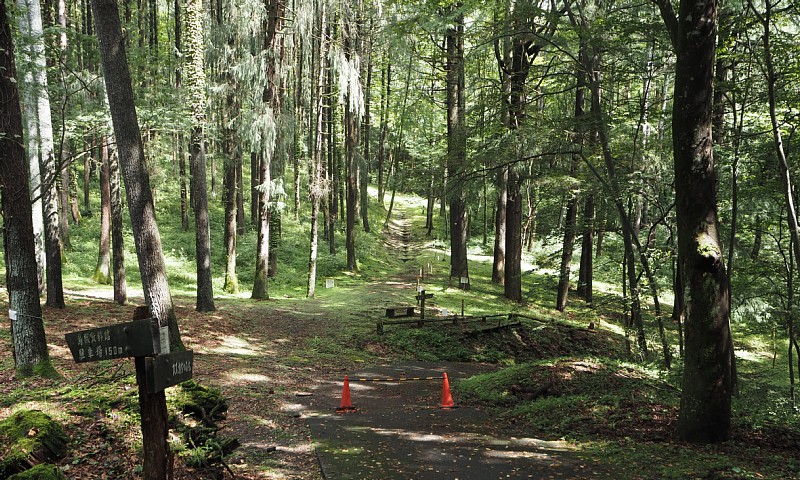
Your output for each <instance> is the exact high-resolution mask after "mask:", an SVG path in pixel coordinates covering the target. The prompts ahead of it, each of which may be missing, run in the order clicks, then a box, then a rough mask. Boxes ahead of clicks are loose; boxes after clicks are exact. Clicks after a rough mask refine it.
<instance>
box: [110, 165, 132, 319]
mask: <svg viewBox="0 0 800 480" xmlns="http://www.w3.org/2000/svg"><path fill="white" fill-rule="evenodd" d="M108 177H109V185H110V189H109V194H110V196H111V252H112V270H113V271H114V301H115V302H116V303H117V304H119V305H125V302H127V301H128V282H127V280H126V279H125V244H124V240H123V233H122V197H121V187H122V185H121V183H120V182H121V180H120V176H119V155H118V154H117V153H116V152H115V153H114V154H112V155H111V156H110V157H109V159H108Z"/></svg>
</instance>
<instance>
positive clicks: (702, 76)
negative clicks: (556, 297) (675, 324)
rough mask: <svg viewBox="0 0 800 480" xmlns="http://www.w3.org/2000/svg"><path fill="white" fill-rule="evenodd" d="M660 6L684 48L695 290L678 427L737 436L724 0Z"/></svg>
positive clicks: (682, 250)
mask: <svg viewBox="0 0 800 480" xmlns="http://www.w3.org/2000/svg"><path fill="white" fill-rule="evenodd" d="M658 6H659V8H660V10H661V14H662V17H663V18H664V22H665V24H666V25H667V27H668V31H669V33H670V37H671V38H672V40H673V46H674V47H675V52H676V54H677V64H676V72H675V95H674V96H673V98H674V100H673V111H672V141H673V148H674V152H675V153H674V155H675V161H674V164H675V205H676V213H677V223H678V259H679V261H680V262H682V263H681V267H682V272H683V282H684V291H685V294H686V295H687V296H686V324H685V327H686V345H685V348H686V357H685V362H684V373H683V392H682V395H681V408H680V414H679V416H678V430H677V433H678V438H679V439H681V440H685V441H691V442H703V443H711V442H721V441H725V440H727V439H728V438H730V435H731V393H732V386H731V351H730V348H731V341H730V335H731V332H730V324H729V321H728V316H729V314H730V312H729V311H728V299H727V295H728V293H727V286H728V276H727V275H726V272H725V265H724V263H725V262H724V260H723V256H722V246H721V242H720V235H719V219H718V215H717V173H716V169H715V167H714V150H713V141H712V140H713V139H712V132H711V122H712V112H711V107H712V97H713V91H712V90H713V89H712V85H713V77H714V73H713V66H714V57H715V54H716V33H717V32H716V30H717V2H716V1H715V0H700V1H695V0H681V1H680V7H679V14H678V16H676V15H675V13H674V12H673V10H672V5H671V3H669V2H667V1H666V0H659V1H658ZM679 19H680V20H679Z"/></svg>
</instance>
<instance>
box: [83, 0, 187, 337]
mask: <svg viewBox="0 0 800 480" xmlns="http://www.w3.org/2000/svg"><path fill="white" fill-rule="evenodd" d="M92 8H93V10H94V11H95V15H94V18H95V21H96V22H97V37H98V44H99V48H100V57H101V61H102V65H103V76H104V78H105V82H106V90H107V93H108V103H109V108H110V110H111V119H112V123H113V126H114V136H115V137H116V140H117V151H118V152H119V158H120V166H121V168H122V175H123V178H124V180H125V186H126V189H125V192H126V194H127V195H126V196H127V200H128V210H129V212H130V219H131V228H132V230H133V238H134V244H135V246H136V253H137V257H138V260H139V272H140V274H141V278H142V288H143V290H144V297H145V301H146V303H147V307H148V308H149V310H150V314H151V315H152V316H153V317H154V318H156V319H158V322H159V325H160V326H162V327H169V333H170V346H171V348H173V349H176V350H180V349H183V348H184V347H183V343H182V342H181V338H180V334H179V332H178V325H177V321H176V319H175V309H174V306H173V303H172V296H171V295H170V292H169V283H168V282H167V275H166V268H165V266H164V257H163V256H162V253H161V252H162V247H161V236H160V234H159V231H158V226H157V224H156V218H155V209H154V208H153V197H152V191H151V189H150V176H149V175H148V173H147V168H146V166H145V161H144V149H143V148H142V139H141V133H140V130H139V122H138V119H137V116H136V108H135V104H134V101H133V88H132V86H131V77H130V71H129V69H128V62H127V60H126V57H125V45H124V42H123V37H122V28H121V25H120V23H119V11H118V9H117V4H116V1H115V0H92Z"/></svg>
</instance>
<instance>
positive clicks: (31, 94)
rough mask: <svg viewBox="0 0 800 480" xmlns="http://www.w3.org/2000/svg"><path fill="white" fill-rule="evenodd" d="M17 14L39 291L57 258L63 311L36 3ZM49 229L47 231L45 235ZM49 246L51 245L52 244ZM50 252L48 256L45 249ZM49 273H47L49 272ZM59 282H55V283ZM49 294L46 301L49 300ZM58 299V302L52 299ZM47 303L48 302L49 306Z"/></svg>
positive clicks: (23, 2) (27, 0)
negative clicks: (50, 264) (50, 261)
mask: <svg viewBox="0 0 800 480" xmlns="http://www.w3.org/2000/svg"><path fill="white" fill-rule="evenodd" d="M17 6H18V9H19V11H20V14H18V15H17V20H18V23H19V29H20V33H21V34H22V38H23V39H24V42H23V43H21V45H20V46H19V47H20V48H18V49H17V52H16V53H17V56H18V57H19V58H20V63H22V64H24V65H27V68H25V69H23V71H22V72H21V73H23V75H24V79H23V81H22V82H21V85H20V87H21V88H20V93H21V94H22V107H23V108H24V109H25V115H24V117H23V119H24V120H25V123H26V125H27V144H26V146H27V154H28V162H29V163H30V168H29V175H30V177H29V182H30V190H31V202H32V203H33V210H32V212H33V234H34V241H35V243H34V245H35V248H36V264H37V271H38V279H39V280H38V281H39V291H44V286H45V268H46V267H47V261H48V260H50V257H51V256H53V257H55V256H56V255H58V260H57V265H55V268H54V270H55V272H53V273H54V276H55V275H57V278H53V281H54V285H53V289H54V292H53V301H54V302H57V305H54V306H58V307H59V308H63V306H64V305H63V304H64V299H63V291H61V287H60V282H61V246H60V240H59V238H58V224H57V223H56V224H52V221H53V220H55V221H56V222H57V221H58V212H57V210H55V207H56V204H55V203H53V202H56V201H57V200H56V198H55V184H54V181H53V180H54V175H55V161H54V159H53V128H52V123H51V119H50V97H49V96H48V94H47V65H46V61H45V56H44V37H43V33H42V30H43V27H42V13H41V7H40V4H39V2H38V1H35V2H34V1H31V0H17ZM48 229H50V232H49V233H48V231H47V230H48ZM51 243H52V244H51ZM48 248H49V249H50V250H52V252H51V253H50V255H48V254H47V253H48V252H47V249H48ZM48 273H49V272H48ZM56 281H57V282H58V283H55V282H56ZM50 295H51V294H50V292H48V302H49V301H50V300H51V299H50ZM56 296H60V302H59V299H57V298H55V297H56ZM48 304H49V303H48Z"/></svg>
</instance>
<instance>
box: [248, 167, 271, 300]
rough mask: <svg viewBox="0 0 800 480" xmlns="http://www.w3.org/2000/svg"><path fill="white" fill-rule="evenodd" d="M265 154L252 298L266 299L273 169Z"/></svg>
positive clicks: (260, 181) (259, 173) (261, 173)
mask: <svg viewBox="0 0 800 480" xmlns="http://www.w3.org/2000/svg"><path fill="white" fill-rule="evenodd" d="M268 157H271V155H269V156H265V157H264V158H263V159H262V160H261V163H260V164H259V167H258V180H259V185H261V188H259V189H258V195H259V199H258V209H259V212H258V222H257V225H258V229H257V233H256V236H257V240H256V242H257V248H256V272H255V276H254V277H253V292H252V294H251V297H252V298H255V299H260V300H266V299H268V298H269V250H270V249H269V235H270V231H269V216H270V208H269V193H270V185H269V184H270V182H271V177H272V171H271V169H270V167H271V163H272V162H270V160H269V159H268Z"/></svg>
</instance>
